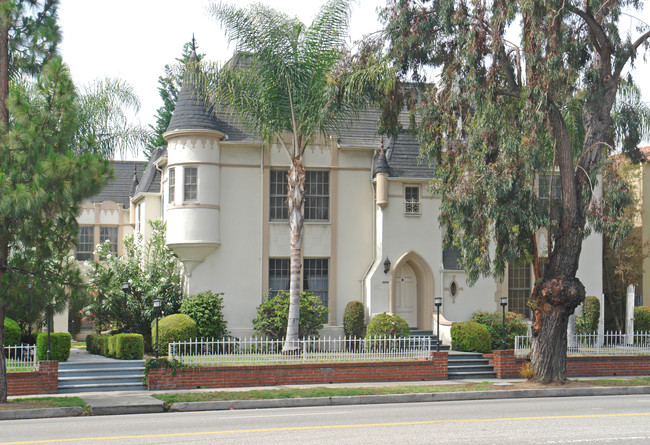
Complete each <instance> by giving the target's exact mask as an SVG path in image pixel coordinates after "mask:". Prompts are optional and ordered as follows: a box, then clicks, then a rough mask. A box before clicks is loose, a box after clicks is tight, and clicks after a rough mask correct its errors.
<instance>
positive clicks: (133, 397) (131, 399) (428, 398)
mask: <svg viewBox="0 0 650 445" xmlns="http://www.w3.org/2000/svg"><path fill="white" fill-rule="evenodd" d="M69 360H70V361H81V360H83V361H88V360H97V361H105V360H112V359H110V358H106V357H102V356H97V355H94V354H88V353H86V351H85V350H79V349H77V348H73V349H72V351H71V353H70V359H69ZM621 377H622V376H617V377H613V378H621ZM599 379H602V377H599ZM581 380H590V379H589V378H581ZM525 381H526V380H525V379H510V380H507V381H505V380H500V379H467V380H433V381H418V382H377V383H339V384H329V385H323V384H318V385H286V386H273V387H260V386H255V387H245V388H223V389H219V388H210V389H194V390H179V391H114V392H87V393H78V394H61V395H57V394H53V395H51V396H53V397H69V396H77V397H80V398H81V399H83V401H84V402H85V403H86V404H87V405H88V406H89V407H90V410H91V412H92V414H93V415H114V414H141V413H161V412H165V411H169V412H189V411H212V410H230V409H261V408H289V407H306V406H331V405H359V404H380V403H413V402H437V401H439V402H442V401H457V400H487V399H514V398H531V397H578V396H582V397H584V396H606V395H629V394H650V386H616V387H580V388H563V387H549V388H543V389H506V388H507V387H508V386H512V384H513V383H516V382H525ZM480 382H488V383H492V384H493V385H495V386H500V387H503V388H500V389H499V390H493V391H467V392H438V393H419V394H391V395H367V396H337V397H314V398H300V399H267V400H236V401H213V402H181V403H174V404H172V405H170V406H165V403H164V402H162V401H161V400H158V399H156V398H154V397H153V396H152V395H153V394H156V393H187V392H218V391H229V392H232V391H251V390H262V389H278V388H315V387H327V388H372V387H382V386H395V385H400V386H416V385H440V386H443V385H459V384H466V383H480ZM30 397H39V396H20V397H10V398H9V399H10V400H11V399H17V398H30ZM40 397H42V396H40ZM80 414H82V410H81V408H77V409H72V408H41V409H26V410H6V411H2V410H0V420H13V419H29V418H45V417H66V416H76V415H80Z"/></svg>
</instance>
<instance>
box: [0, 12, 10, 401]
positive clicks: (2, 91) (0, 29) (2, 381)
mask: <svg viewBox="0 0 650 445" xmlns="http://www.w3.org/2000/svg"><path fill="white" fill-rule="evenodd" d="M6 2H7V0H0V7H4V4H5V3H6ZM8 39H9V28H8V23H7V21H6V20H2V18H0V133H4V132H5V131H7V128H8V127H9V110H8V109H7V98H8V97H9V42H8ZM0 224H2V228H0V230H7V228H8V227H9V226H8V221H6V220H5V219H4V218H2V220H1V221H0ZM8 261H9V241H8V240H7V239H6V238H5V237H3V236H0V283H2V281H3V278H4V274H5V273H6V272H7V266H8ZM5 303H6V301H5V299H4V297H2V296H0V403H6V402H7V363H6V362H5V356H4V347H3V342H4V327H5Z"/></svg>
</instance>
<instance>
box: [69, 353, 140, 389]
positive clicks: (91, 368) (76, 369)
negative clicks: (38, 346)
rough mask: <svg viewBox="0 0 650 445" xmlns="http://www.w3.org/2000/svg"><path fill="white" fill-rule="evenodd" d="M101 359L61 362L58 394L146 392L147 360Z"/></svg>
mask: <svg viewBox="0 0 650 445" xmlns="http://www.w3.org/2000/svg"><path fill="white" fill-rule="evenodd" d="M98 358H99V357H98ZM102 359H103V360H97V359H93V360H88V361H73V362H59V380H58V390H59V394H70V393H79V392H95V391H140V390H146V389H147V387H146V386H145V385H143V383H142V382H143V378H144V360H113V359H108V358H104V357H102Z"/></svg>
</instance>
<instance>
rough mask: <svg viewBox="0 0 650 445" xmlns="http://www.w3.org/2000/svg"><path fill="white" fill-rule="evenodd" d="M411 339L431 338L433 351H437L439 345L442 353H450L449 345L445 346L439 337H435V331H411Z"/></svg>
mask: <svg viewBox="0 0 650 445" xmlns="http://www.w3.org/2000/svg"><path fill="white" fill-rule="evenodd" d="M410 336H411V337H429V338H431V350H432V351H435V350H436V346H437V345H439V347H440V350H441V351H449V345H443V344H442V342H441V341H440V340H439V339H438V336H437V335H433V331H422V330H417V329H411V332H410Z"/></svg>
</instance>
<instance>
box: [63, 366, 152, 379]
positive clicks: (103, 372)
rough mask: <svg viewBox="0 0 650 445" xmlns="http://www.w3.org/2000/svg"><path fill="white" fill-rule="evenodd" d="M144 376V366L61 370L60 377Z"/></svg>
mask: <svg viewBox="0 0 650 445" xmlns="http://www.w3.org/2000/svg"><path fill="white" fill-rule="evenodd" d="M124 374H144V366H139V367H130V368H113V367H111V368H108V367H107V368H95V369H61V368H59V377H69V376H78V377H97V376H107V375H124Z"/></svg>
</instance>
